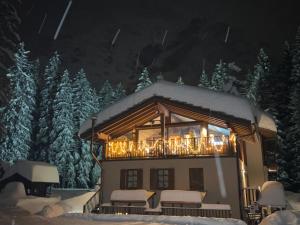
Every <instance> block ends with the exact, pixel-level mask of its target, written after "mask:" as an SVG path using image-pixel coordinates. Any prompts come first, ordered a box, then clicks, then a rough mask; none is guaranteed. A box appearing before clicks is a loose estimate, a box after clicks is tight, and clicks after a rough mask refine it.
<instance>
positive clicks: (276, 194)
mask: <svg viewBox="0 0 300 225" xmlns="http://www.w3.org/2000/svg"><path fill="white" fill-rule="evenodd" d="M258 203H259V204H260V205H265V206H272V207H278V208H285V207H286V205H287V204H286V200H285V195H284V189H283V186H282V184H281V183H279V182H277V181H267V182H265V183H264V184H263V186H262V189H261V193H260V198H259V199H258Z"/></svg>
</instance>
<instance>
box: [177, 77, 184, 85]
mask: <svg viewBox="0 0 300 225" xmlns="http://www.w3.org/2000/svg"><path fill="white" fill-rule="evenodd" d="M176 84H178V85H184V83H183V80H182V77H181V76H179V77H178V80H177V82H176Z"/></svg>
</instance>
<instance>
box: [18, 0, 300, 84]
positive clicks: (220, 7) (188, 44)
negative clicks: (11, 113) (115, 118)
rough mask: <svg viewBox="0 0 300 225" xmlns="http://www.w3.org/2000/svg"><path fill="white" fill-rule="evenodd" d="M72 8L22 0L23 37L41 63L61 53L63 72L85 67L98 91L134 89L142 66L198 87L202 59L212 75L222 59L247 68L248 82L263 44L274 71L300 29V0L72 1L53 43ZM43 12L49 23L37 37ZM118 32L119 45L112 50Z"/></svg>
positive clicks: (56, 2)
mask: <svg viewBox="0 0 300 225" xmlns="http://www.w3.org/2000/svg"><path fill="white" fill-rule="evenodd" d="M67 4H68V1H63V0H52V1H45V0H27V1H24V2H23V5H22V6H21V17H22V21H23V22H22V25H21V37H22V38H23V40H24V41H25V44H26V46H27V49H30V50H31V52H32V55H33V56H34V57H39V58H41V60H42V62H44V61H45V59H47V58H48V57H49V56H51V54H52V53H53V52H54V51H55V50H57V51H58V52H59V53H60V54H61V56H62V59H63V66H62V69H64V68H68V69H69V70H70V71H71V72H72V73H74V72H76V71H77V70H78V69H79V68H81V67H83V68H84V69H85V70H86V72H87V74H88V78H89V80H90V81H91V82H92V84H93V86H94V87H96V88H97V89H99V88H100V86H101V84H102V82H103V81H104V80H105V79H109V80H110V81H111V82H112V83H113V84H116V83H118V82H119V81H122V82H123V83H124V84H125V86H127V89H128V90H132V88H133V87H134V85H135V83H136V81H137V75H136V74H137V73H138V72H139V71H140V70H141V68H142V67H143V66H149V67H150V70H151V71H152V74H153V75H152V78H155V76H156V75H157V74H159V73H162V74H163V76H164V77H165V79H167V80H172V81H175V80H177V77H178V76H180V75H181V76H182V77H183V79H184V81H185V83H188V84H195V83H196V82H197V80H198V77H199V75H200V72H201V69H202V64H203V61H205V68H206V70H207V71H209V72H210V71H211V70H212V69H213V67H214V65H215V64H216V63H218V62H219V60H220V59H222V60H224V61H226V62H228V63H229V62H235V63H236V64H237V65H238V66H239V67H241V68H242V71H241V72H240V73H237V74H236V76H237V77H238V78H240V79H243V78H244V75H245V73H246V72H247V70H248V69H249V68H252V67H253V65H254V63H255V60H256V54H257V52H258V49H259V48H261V47H263V48H265V50H266V52H267V53H268V54H269V55H270V57H271V59H272V62H273V66H274V67H275V65H277V64H278V63H279V61H280V54H281V48H282V45H283V42H284V40H289V41H292V40H293V38H294V36H295V32H296V28H297V26H298V25H300V13H299V8H300V1H299V0H298V1H297V0H288V1H274V0H273V1H272V0H251V1H250V0H248V1H234V0H227V1H220V0H219V1H218V0H210V1H203V0H189V1H182V0H181V1H179V0H164V1H162V0H143V1H141V0H128V1H116V0H111V1H96V0H93V1H92V0H90V1H82V0H74V1H73V3H72V5H71V8H70V11H69V13H68V15H67V17H66V20H65V22H64V24H63V27H62V29H61V32H60V34H59V36H58V38H57V40H55V41H54V40H53V36H54V33H55V31H56V28H57V26H58V24H59V22H60V19H61V17H62V15H63V13H64V10H65V8H66V6H67ZM45 13H47V20H46V22H45V25H44V27H43V29H42V30H41V33H40V34H38V30H39V28H40V25H41V23H42V20H43V17H44V15H45ZM228 26H230V33H229V38H228V42H227V43H226V44H225V43H224V39H225V35H226V30H227V28H228ZM118 29H120V34H119V36H118V38H117V40H116V44H115V45H114V46H111V41H112V39H113V37H114V35H115V33H116V32H117V30H118ZM166 30H168V33H167V37H166V42H165V45H164V46H163V47H162V46H161V41H162V38H163V34H164V32H165V31H166ZM138 56H139V57H138ZM137 58H139V61H138V62H137Z"/></svg>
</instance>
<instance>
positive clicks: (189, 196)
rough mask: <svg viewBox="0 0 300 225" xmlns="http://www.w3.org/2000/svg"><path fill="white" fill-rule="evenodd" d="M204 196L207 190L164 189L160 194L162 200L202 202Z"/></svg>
mask: <svg viewBox="0 0 300 225" xmlns="http://www.w3.org/2000/svg"><path fill="white" fill-rule="evenodd" d="M204 196H205V192H199V191H183V190H164V191H162V192H161V194H160V201H161V202H187V203H202V200H203V198H204Z"/></svg>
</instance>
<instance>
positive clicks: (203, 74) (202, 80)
mask: <svg viewBox="0 0 300 225" xmlns="http://www.w3.org/2000/svg"><path fill="white" fill-rule="evenodd" d="M198 87H206V88H210V82H209V79H208V76H207V74H206V72H205V70H202V72H201V75H200V79H199V84H198Z"/></svg>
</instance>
